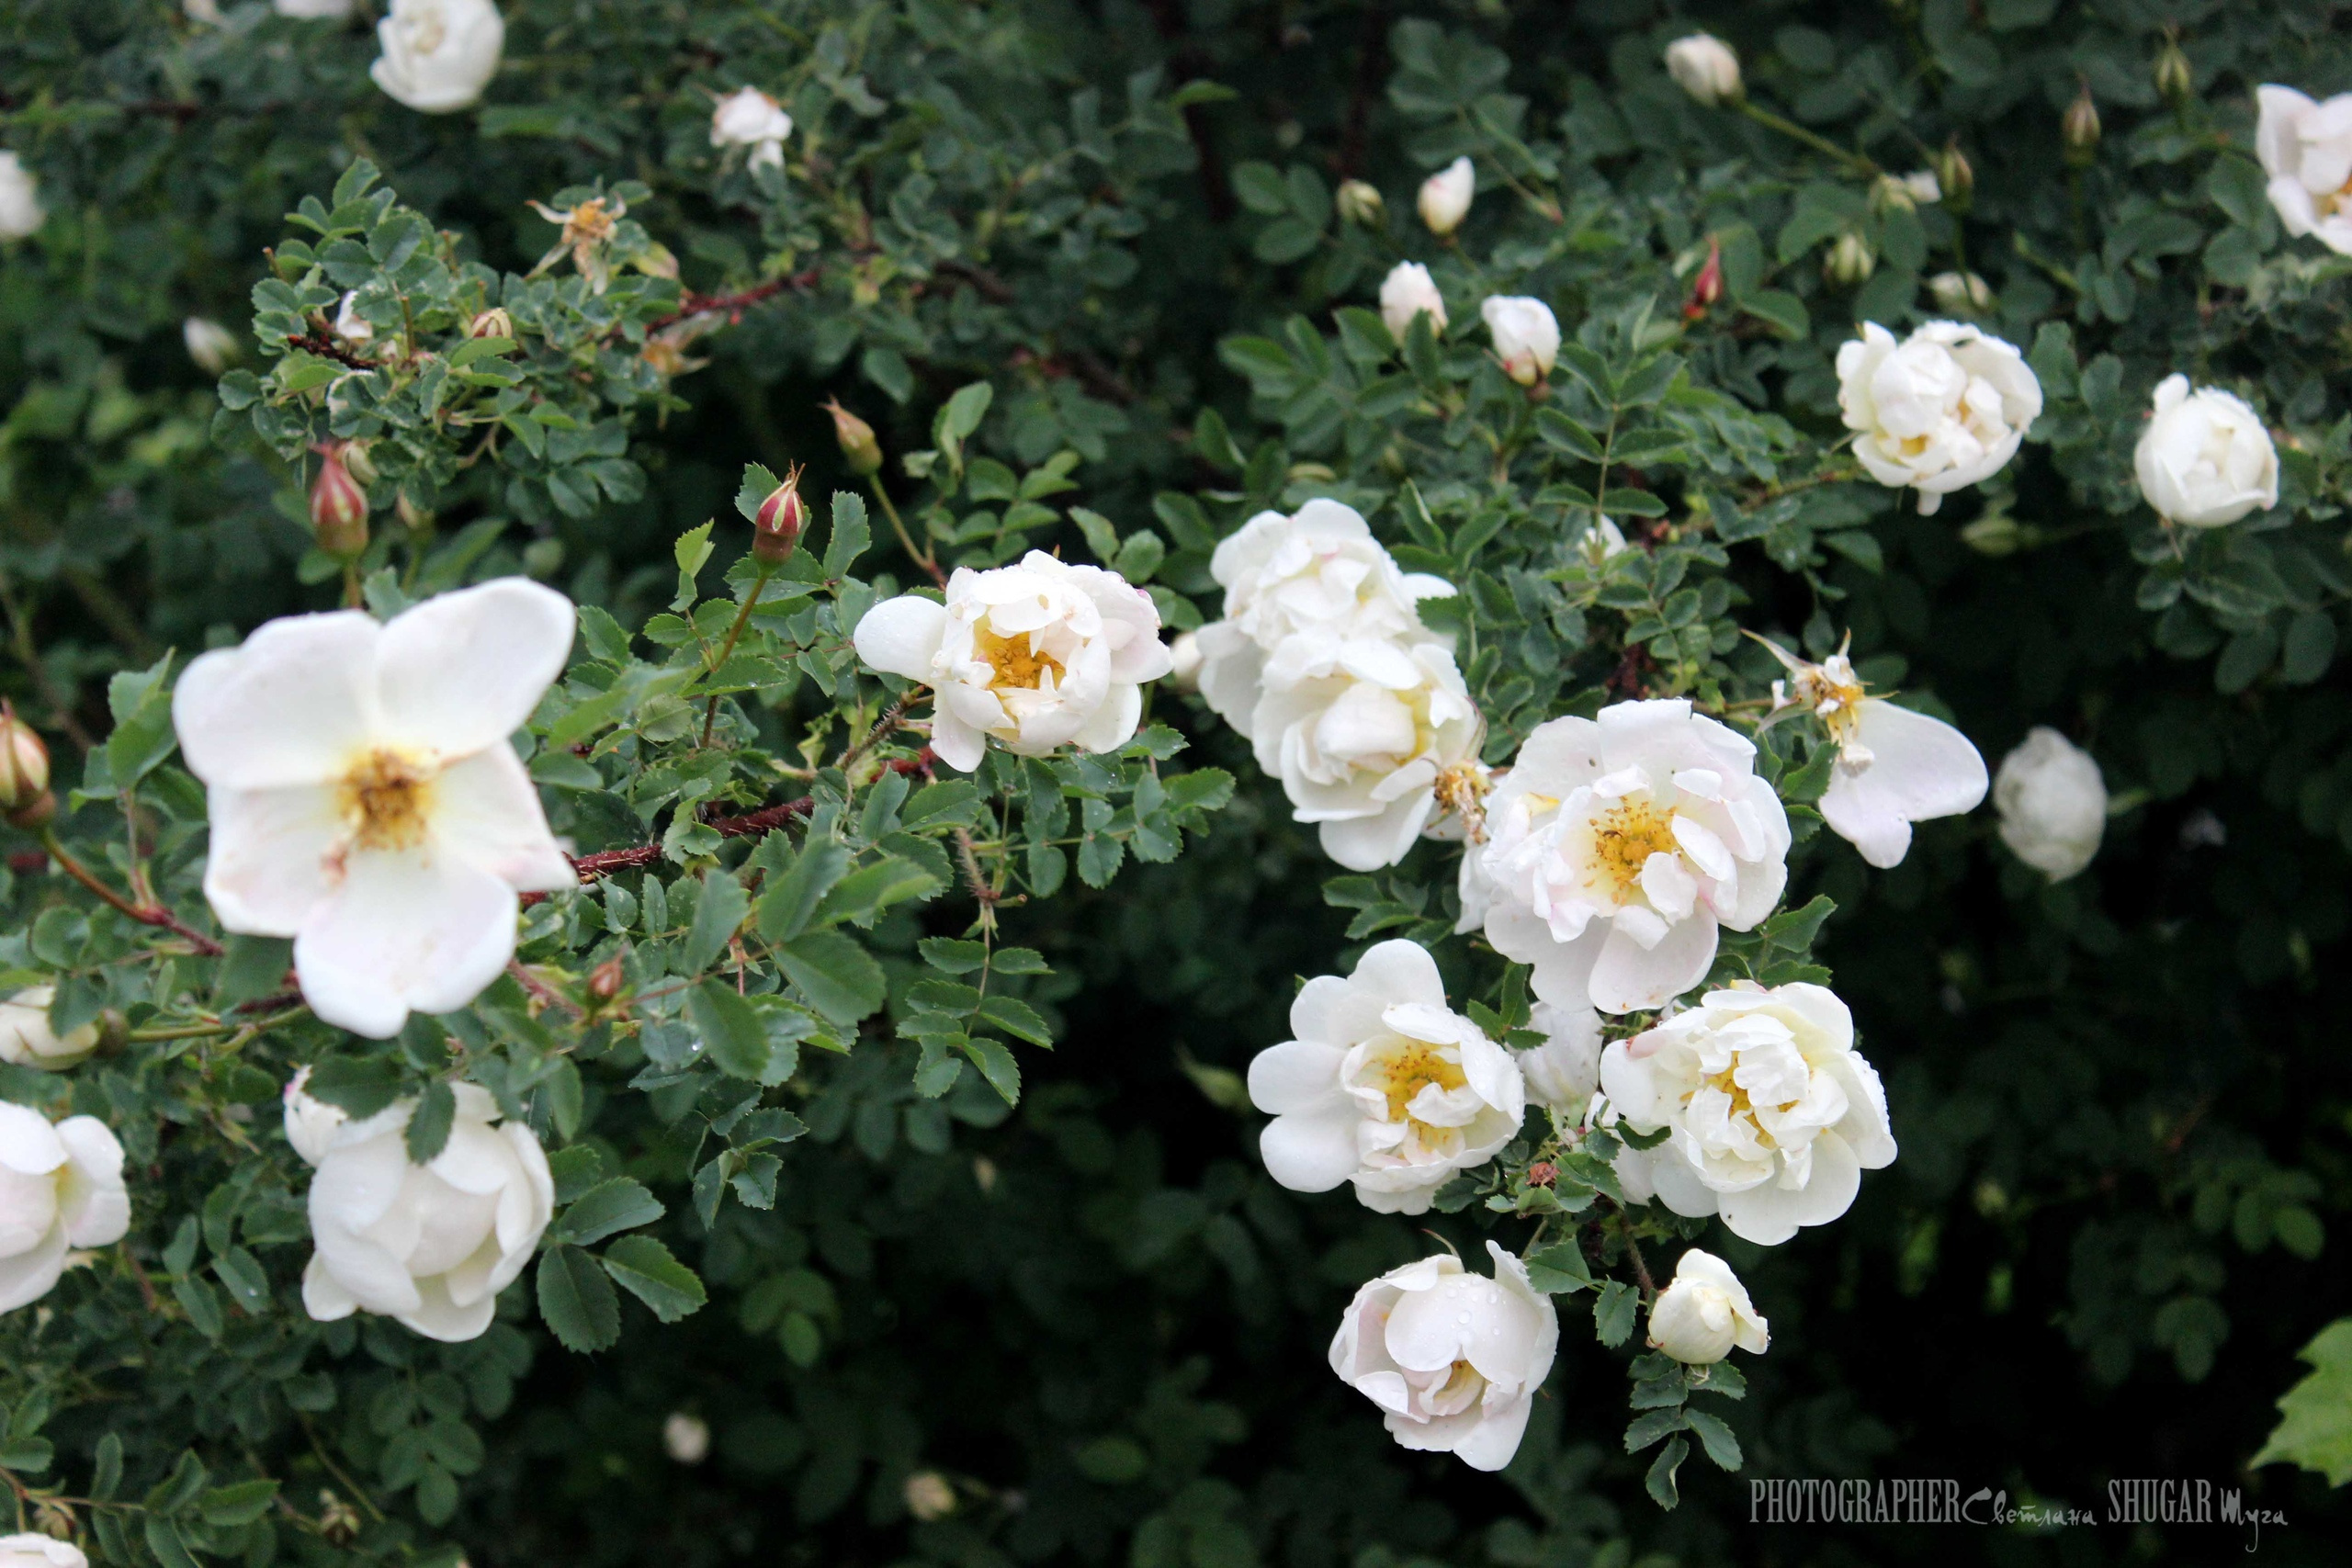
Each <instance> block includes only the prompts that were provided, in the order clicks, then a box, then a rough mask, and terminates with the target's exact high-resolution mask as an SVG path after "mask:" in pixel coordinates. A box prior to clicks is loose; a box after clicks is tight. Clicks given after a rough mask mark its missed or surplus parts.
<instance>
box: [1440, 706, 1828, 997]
mask: <svg viewBox="0 0 2352 1568" xmlns="http://www.w3.org/2000/svg"><path fill="white" fill-rule="evenodd" d="M1755 758H1756V748H1755V746H1754V745H1753V744H1752V743H1750V742H1749V741H1748V740H1747V739H1746V738H1745V737H1744V736H1741V735H1739V734H1737V733H1736V732H1735V731H1733V730H1731V729H1729V728H1726V727H1725V726H1724V725H1722V724H1720V723H1718V722H1716V721H1715V720H1714V719H1712V718H1708V717H1706V716H1703V715H1701V714H1694V713H1692V712H1691V705H1690V703H1689V702H1687V701H1685V700H1683V699H1681V698H1665V699H1659V700H1657V701H1651V702H1632V703H1618V704H1616V705H1612V706H1610V707H1605V708H1603V709H1601V710H1600V716H1599V717H1598V718H1597V719H1595V718H1574V717H1570V718H1555V719H1553V720H1551V721H1550V722H1548V723H1545V724H1542V725H1538V726H1537V727H1536V728H1535V731H1534V733H1533V734H1532V735H1530V736H1529V737H1528V738H1527V740H1526V742H1525V744H1523V745H1521V747H1520V749H1519V758H1518V760H1517V761H1516V762H1514V763H1513V764H1512V767H1511V770H1510V773H1508V774H1507V775H1505V777H1504V779H1503V782H1502V783H1501V784H1498V786H1496V789H1495V793H1494V795H1493V796H1492V797H1491V798H1490V799H1489V800H1488V802H1487V831H1488V833H1489V834H1490V835H1491V836H1490V837H1489V839H1488V840H1487V846H1486V849H1485V850H1484V851H1483V852H1482V853H1481V856H1480V864H1479V868H1478V874H1479V875H1480V876H1482V877H1483V878H1484V879H1485V882H1486V883H1487V886H1489V887H1490V888H1491V896H1490V898H1479V899H1476V900H1475V901H1474V900H1473V899H1471V898H1469V897H1465V898H1464V908H1463V920H1464V929H1465V930H1466V929H1468V926H1469V925H1470V924H1471V923H1474V921H1475V919H1476V918H1478V917H1479V916H1481V915H1483V919H1484V923H1485V926H1486V931H1487V941H1489V942H1493V943H1494V945H1495V947H1496V949H1497V951H1498V952H1500V953H1503V954H1504V956H1506V957H1509V958H1514V959H1517V960H1519V961H1520V962H1521V963H1522V964H1533V965H1534V970H1535V973H1534V976H1533V984H1534V987H1535V994H1536V995H1537V996H1539V997H1541V998H1543V999H1544V1000H1545V1001H1547V1002H1551V1003H1553V1004H1555V1006H1559V1007H1569V1008H1573V1007H1586V1006H1589V1007H1597V1008H1599V1009H1600V1010H1601V1011H1603V1012H1611V1013H1622V1012H1632V1011H1634V1010H1637V1009H1642V1008H1654V1007H1658V1006H1661V1005H1663V1004H1664V1003H1665V1002H1667V1001H1668V1000H1670V999H1671V998H1674V997H1676V996H1679V995H1680V994H1681V993H1682V992H1684V991H1687V990H1689V989H1690V988H1691V987H1693V986H1695V985H1697V984H1698V983H1699V982H1700V980H1701V979H1702V978H1704V977H1705V976H1706V973H1707V970H1708V967H1709V966H1710V965H1711V964H1713V962H1714V957H1715V942H1716V930H1717V928H1718V927H1719V926H1729V927H1730V928H1731V929H1732V930H1733V931H1747V930H1750V929H1752V928H1753V927H1754V926H1755V925H1756V923H1757V922H1758V920H1761V919H1763V918H1764V917H1765V916H1767V915H1769V914H1770V913H1771V912H1772V909H1773V908H1774V906H1776V905H1777V904H1779V902H1780V900H1781V889H1782V887H1783V886H1785V885H1786V884H1787V881H1788V866H1787V855H1788V852H1789V843H1790V837H1789V820H1788V815H1787V813H1786V812H1785V811H1783V810H1782V809H1781V802H1780V798H1779V797H1778V796H1777V795H1774V794H1773V793H1772V787H1771V785H1770V784H1767V783H1765V781H1764V780H1762V779H1760V778H1758V777H1757V775H1756V772H1755ZM1467 876H1468V874H1467V873H1465V879H1467Z"/></svg>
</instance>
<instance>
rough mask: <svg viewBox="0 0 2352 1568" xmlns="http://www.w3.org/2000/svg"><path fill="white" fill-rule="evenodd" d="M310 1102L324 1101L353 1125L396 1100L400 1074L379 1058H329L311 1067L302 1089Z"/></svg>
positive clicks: (399, 1085) (398, 1091) (399, 1086)
mask: <svg viewBox="0 0 2352 1568" xmlns="http://www.w3.org/2000/svg"><path fill="white" fill-rule="evenodd" d="M303 1088H304V1089H305V1090H306V1091H307V1092H308V1093H309V1094H310V1095H311V1098H312V1099H313V1100H325V1101H326V1102H327V1103H328V1104H329V1105H332V1106H334V1107H336V1108H338V1109H339V1110H341V1111H344V1112H345V1114H346V1115H348V1116H349V1117H350V1118H351V1119H352V1120H353V1121H355V1122H358V1121H364V1120H365V1119H367V1118H368V1117H370V1116H373V1115H374V1114H376V1112H378V1111H381V1110H382V1109H384V1107H386V1106H387V1105H390V1103H391V1102H392V1101H393V1100H396V1099H397V1098H399V1096H400V1089H401V1080H400V1073H399V1071H398V1070H397V1069H396V1068H394V1067H393V1066H392V1064H391V1063H390V1062H388V1061H386V1060H384V1059H383V1058H382V1057H380V1056H374V1057H368V1058H364V1059H363V1058H360V1057H356V1056H328V1057H324V1058H322V1060H320V1061H318V1062H315V1063H313V1064H312V1065H311V1077H310V1081H309V1082H308V1083H306V1084H305V1085H304V1086H303Z"/></svg>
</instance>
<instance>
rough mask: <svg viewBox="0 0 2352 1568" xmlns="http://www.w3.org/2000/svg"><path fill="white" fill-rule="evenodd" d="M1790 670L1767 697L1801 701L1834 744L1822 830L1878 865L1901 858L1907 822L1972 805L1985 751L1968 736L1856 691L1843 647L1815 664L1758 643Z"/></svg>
mask: <svg viewBox="0 0 2352 1568" xmlns="http://www.w3.org/2000/svg"><path fill="white" fill-rule="evenodd" d="M1764 646H1765V647H1767V648H1769V649H1771V650H1772V656H1773V657H1774V658H1776V659H1778V660H1780V661H1781V665H1782V667H1783V668H1785V669H1786V670H1787V671H1788V672H1789V678H1788V679H1787V680H1786V681H1775V682H1772V705H1773V708H1774V710H1775V711H1776V712H1777V711H1779V710H1781V709H1784V708H1801V709H1809V710H1811V711H1812V712H1813V713H1814V714H1815V715H1816V716H1818V717H1819V718H1820V720H1821V722H1822V726H1823V728H1826V729H1827V730H1828V731H1829V739H1830V740H1831V742H1832V743H1833V744H1835V745H1836V746H1837V748H1838V761H1835V762H1834V763H1832V764H1830V773H1829V787H1828V789H1827V790H1826V791H1824V792H1823V794H1822V796H1821V818H1822V820H1823V821H1825V822H1826V823H1828V824H1829V829H1830V831H1832V832H1834V833H1836V834H1837V835H1838V837H1839V838H1841V839H1843V840H1846V841H1847V842H1848V843H1849V844H1851V845H1853V846H1854V847H1855V848H1856V849H1858V850H1860V851H1861V852H1862V858H1863V859H1864V860H1866V861H1868V862H1870V863H1871V864H1872V865H1874V866H1877V867H1879V868H1880V869H1881V870H1885V869H1887V868H1888V867H1890V866H1897V865H1901V864H1902V863H1903V857H1904V855H1905V853H1907V852H1909V850H1910V848H1911V824H1912V823H1914V822H1925V821H1928V819H1929V818H1936V817H1956V816H1959V815H1960V814H1961V813H1962V812H1964V811H1973V810H1975V809H1976V807H1977V806H1978V804H1979V803H1981V802H1982V801H1983V800H1984V798H1985V783H1986V779H1985V759H1984V758H1983V757H1982V756H1980V755H1978V754H1977V750H1976V748H1975V747H1974V746H1973V745H1971V744H1970V743H1969V739H1968V737H1967V736H1965V735H1962V733H1961V732H1960V731H1959V730H1957V729H1954V728H1952V727H1951V725H1949V724H1946V723H1945V722H1944V721H1943V720H1942V719H1939V718H1930V717H1929V716H1928V715H1926V714H1924V713H1917V712H1914V711H1913V710H1912V709H1910V708H1905V707H1897V706H1895V705H1894V704H1893V703H1890V702H1888V701H1886V700H1885V699H1884V698H1883V697H1873V696H1871V695H1869V694H1867V693H1866V692H1865V691H1864V689H1863V686H1862V681H1861V677H1860V676H1859V675H1856V674H1855V673H1854V666H1853V663H1852V661H1851V660H1849V659H1848V658H1847V657H1846V653H1845V650H1844V649H1839V650H1838V652H1836V653H1833V654H1831V655H1830V656H1829V657H1828V658H1827V659H1826V660H1823V661H1822V662H1821V663H1819V664H1808V663H1805V662H1804V660H1799V659H1795V658H1792V657H1791V656H1790V655H1789V654H1788V653H1787V652H1786V651H1784V650H1783V649H1781V647H1780V645H1779V644H1777V643H1773V642H1766V643H1765V644H1764Z"/></svg>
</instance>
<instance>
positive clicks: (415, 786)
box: [336, 748, 433, 850]
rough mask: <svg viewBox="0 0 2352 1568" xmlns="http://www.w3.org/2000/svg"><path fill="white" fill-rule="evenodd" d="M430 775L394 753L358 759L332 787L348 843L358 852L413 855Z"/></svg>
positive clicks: (420, 834)
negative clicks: (346, 825)
mask: <svg viewBox="0 0 2352 1568" xmlns="http://www.w3.org/2000/svg"><path fill="white" fill-rule="evenodd" d="M432 791H433V775H432V774H431V773H430V772H428V771H427V770H426V769H424V768H423V767H421V766H419V765H418V764H417V763H416V762H414V761H411V760H410V759H409V758H406V757H403V756H401V754H400V753H399V752H397V751H391V750H383V749H380V748H379V749H378V750H373V751H370V752H368V754H367V755H366V756H364V757H362V758H361V759H360V760H359V761H358V762H357V764H356V765H355V766H354V767H353V768H352V770H351V771H350V772H349V773H345V775H344V776H343V782H342V783H341V784H339V785H337V786H336V795H337V803H338V804H339V805H340V806H341V807H342V808H343V817H344V820H345V821H346V822H348V823H350V824H351V835H352V842H353V843H355V844H356V845H357V846H358V847H359V848H361V849H363V850H413V849H414V848H416V846H417V845H419V844H421V843H423V842H424V818H425V808H426V807H427V805H428V804H429V803H430V801H431V798H432Z"/></svg>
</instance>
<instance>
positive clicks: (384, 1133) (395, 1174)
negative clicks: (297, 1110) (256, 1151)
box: [289, 1083, 555, 1343]
mask: <svg viewBox="0 0 2352 1568" xmlns="http://www.w3.org/2000/svg"><path fill="white" fill-rule="evenodd" d="M456 1087H457V1094H458V1112H457V1119H456V1121H455V1122H453V1123H452V1124H451V1126H450V1128H449V1141H448V1142H447V1144H445V1145H443V1146H442V1149H441V1152H440V1153H439V1154H437V1155H435V1156H434V1157H433V1159H432V1161H431V1163H429V1164H426V1165H414V1164H412V1163H411V1162H410V1160H409V1157H408V1145H407V1143H406V1128H407V1126H408V1119H409V1116H410V1114H411V1113H412V1112H413V1111H414V1110H415V1109H416V1102H415V1101H414V1100H401V1101H399V1102H398V1103H396V1104H394V1105H390V1106H388V1107H386V1108H385V1109H384V1110H382V1111H378V1112H377V1113H376V1114H375V1115H373V1116H370V1117H368V1119H367V1120H365V1121H362V1122H346V1123H345V1124H344V1125H342V1126H340V1127H338V1128H336V1129H335V1130H334V1133H333V1134H331V1135H330V1136H329V1137H328V1139H327V1146H326V1151H325V1153H324V1154H323V1155H322V1156H320V1158H319V1161H318V1174H317V1175H316V1176H313V1177H312V1178H311V1242H312V1243H313V1244H314V1245H315V1246H316V1247H317V1248H318V1250H317V1251H316V1252H314V1253H312V1254H311V1263H310V1267H309V1268H307V1269H304V1270H303V1271H302V1305H303V1307H304V1308H305V1309H306V1310H308V1311H309V1313H310V1314H311V1316H312V1317H313V1318H315V1319H317V1320H318V1321H319V1322H321V1323H331V1322H333V1321H334V1319H336V1318H339V1317H349V1316H350V1315H351V1314H353V1313H354V1312H356V1311H366V1312H372V1313H381V1314H383V1315H385V1316H387V1317H390V1318H396V1319H398V1320H399V1321H400V1322H401V1323H404V1324H406V1325H408V1326H409V1327H411V1328H413V1329H414V1330H415V1331H416V1332H417V1333H419V1334H422V1335H424V1337H426V1338H428V1339H440V1340H445V1341H449V1342H452V1343H454V1342H456V1341H458V1340H462V1339H472V1338H474V1337H478V1336H479V1335H480V1334H481V1332H482V1331H483V1330H484V1329H486V1328H488V1327H489V1326H490V1320H491V1317H492V1314H493V1313H495V1312H496V1310H497V1306H498V1292H501V1291H503V1290H504V1289H505V1288H506V1287H507V1286H508V1285H510V1284H512V1283H513V1282H514V1281H515V1277H516V1276H517V1275H519V1274H521V1273H522V1272H523V1267H524V1265H525V1264H526V1263H528V1262H530V1260H531V1252H532V1249H533V1248H535V1247H537V1246H538V1244H539V1235H540V1233H541V1232H543V1231H545V1230H546V1229H547V1228H548V1218H549V1216H550V1215H552V1214H553V1213H554V1212H555V1181H554V1179H553V1178H552V1177H551V1176H550V1175H549V1174H548V1156H547V1155H546V1153H545V1152H544V1151H542V1150H541V1149H540V1147H539V1141H538V1139H537V1138H536V1137H534V1136H532V1135H531V1130H530V1129H529V1128H528V1127H526V1126H524V1125H523V1124H522V1123H521V1122H505V1123H503V1125H502V1124H497V1123H498V1102H497V1101H496V1100H492V1098H491V1097H490V1091H489V1090H488V1089H483V1088H482V1087H481V1085H479V1084H469V1083H461V1084H458V1086H456ZM289 1135H290V1132H289Z"/></svg>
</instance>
